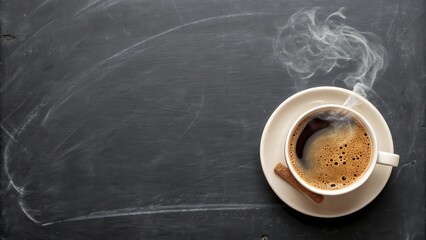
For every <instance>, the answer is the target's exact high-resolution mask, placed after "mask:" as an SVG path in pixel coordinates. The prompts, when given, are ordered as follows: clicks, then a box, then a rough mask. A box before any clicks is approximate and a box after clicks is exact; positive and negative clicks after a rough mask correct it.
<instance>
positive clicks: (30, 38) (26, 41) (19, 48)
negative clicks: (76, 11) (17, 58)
mask: <svg viewBox="0 0 426 240" xmlns="http://www.w3.org/2000/svg"><path fill="white" fill-rule="evenodd" d="M57 20H58V19H56V18H55V19H53V20H52V21H50V22H48V23H47V24H45V25H44V26H43V27H41V28H40V29H39V30H38V31H37V32H35V33H33V35H31V36H30V37H29V38H27V39H26V40H25V41H24V42H23V43H21V45H19V47H18V48H16V49H15V50H13V52H12V53H11V54H10V55H9V57H8V58H11V57H12V56H14V55H15V53H17V52H19V51H20V50H21V49H22V48H23V47H24V46H25V45H26V44H27V43H28V42H30V41H31V40H32V39H33V38H34V37H36V36H37V35H38V34H39V33H41V32H42V31H43V30H44V29H46V28H47V27H49V26H51V25H52V24H54V23H55V22H56V21H57Z"/></svg>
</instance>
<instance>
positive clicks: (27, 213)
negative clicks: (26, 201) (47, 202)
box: [19, 201, 41, 224]
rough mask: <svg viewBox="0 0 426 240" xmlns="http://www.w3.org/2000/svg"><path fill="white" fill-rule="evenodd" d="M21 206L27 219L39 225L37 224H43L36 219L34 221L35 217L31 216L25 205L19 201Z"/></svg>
mask: <svg viewBox="0 0 426 240" xmlns="http://www.w3.org/2000/svg"><path fill="white" fill-rule="evenodd" d="M19 206H20V207H21V209H22V212H23V213H24V214H25V216H27V218H29V219H30V220H31V221H33V222H35V223H37V224H41V222H39V221H37V220H35V219H34V217H33V216H31V214H30V213H29V212H28V210H27V209H26V208H25V207H24V205H23V204H22V202H21V201H19Z"/></svg>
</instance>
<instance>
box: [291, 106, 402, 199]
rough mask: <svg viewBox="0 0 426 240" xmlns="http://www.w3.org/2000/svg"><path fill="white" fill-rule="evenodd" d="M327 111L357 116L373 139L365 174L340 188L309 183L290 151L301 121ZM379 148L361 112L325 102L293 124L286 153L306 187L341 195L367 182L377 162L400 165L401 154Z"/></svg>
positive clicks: (321, 192) (328, 193)
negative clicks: (320, 186)
mask: <svg viewBox="0 0 426 240" xmlns="http://www.w3.org/2000/svg"><path fill="white" fill-rule="evenodd" d="M327 111H338V112H345V113H349V114H350V115H352V116H353V117H355V118H356V119H357V120H359V121H360V122H361V123H362V125H363V126H364V128H365V130H366V131H367V132H368V134H369V136H370V139H371V144H372V156H371V158H370V163H369V165H368V167H367V169H366V170H365V171H364V173H363V175H362V176H360V177H359V178H358V179H357V180H356V181H355V182H353V183H351V184H349V185H347V186H345V187H343V188H339V189H321V188H318V187H315V186H314V185H311V184H309V183H308V182H306V181H305V180H304V179H303V178H302V177H301V176H300V175H299V174H298V172H297V171H296V169H295V167H294V166H293V164H292V163H291V161H290V151H289V149H290V146H289V145H290V139H291V137H292V135H293V133H294V132H295V130H296V128H297V127H298V126H299V124H300V123H301V121H303V120H304V119H306V118H308V117H309V116H312V115H315V114H317V113H320V112H327ZM378 149H379V146H378V144H377V135H376V133H375V132H374V130H373V129H372V127H371V124H370V123H369V122H368V121H367V120H366V119H365V118H364V117H363V116H362V115H361V114H359V113H358V112H356V111H354V110H353V109H350V108H348V107H345V106H341V105H335V104H324V105H321V106H318V107H314V108H311V109H309V110H307V111H305V112H304V113H302V114H301V115H300V116H299V117H298V118H297V120H296V121H295V122H294V123H293V125H292V126H291V128H290V130H289V132H288V134H287V136H286V142H285V148H284V155H285V161H286V163H287V167H288V168H289V169H290V171H291V173H292V174H293V176H294V177H295V179H296V180H297V181H298V182H299V183H300V184H302V185H303V186H304V187H305V188H307V189H308V190H310V191H312V192H315V193H318V194H321V195H341V194H345V193H348V192H351V191H353V190H355V189H357V188H358V187H360V186H361V185H362V184H363V183H365V182H366V181H367V179H368V178H369V177H370V175H371V173H372V172H373V170H374V168H375V166H376V164H383V165H389V166H393V167H397V166H398V164H399V155H397V154H394V153H389V152H382V151H379V150H378Z"/></svg>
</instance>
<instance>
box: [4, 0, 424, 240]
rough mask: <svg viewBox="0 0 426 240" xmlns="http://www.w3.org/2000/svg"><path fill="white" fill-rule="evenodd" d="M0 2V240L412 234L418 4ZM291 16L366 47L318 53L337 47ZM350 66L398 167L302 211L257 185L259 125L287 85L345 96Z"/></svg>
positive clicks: (419, 141)
mask: <svg viewBox="0 0 426 240" xmlns="http://www.w3.org/2000/svg"><path fill="white" fill-rule="evenodd" d="M0 7H1V14H0V22H1V34H2V35H1V40H0V41H1V88H0V94H1V124H0V127H1V146H2V151H1V156H2V158H1V161H2V162H1V166H2V167H1V190H0V193H1V236H2V239H150V238H152V239H192V238H194V239H235V238H240V239H283V238H289V239H313V238H318V239H342V238H343V237H344V238H345V239H361V238H362V239H364V238H372V239H424V237H425V148H424V146H425V143H424V136H425V134H426V124H425V113H426V110H425V88H426V86H425V76H426V75H425V71H426V64H425V59H424V56H425V55H424V47H425V37H424V29H425V23H426V19H425V13H424V11H425V6H424V2H423V1H420V0H412V1H312V0H310V1H276V0H269V1H222V0H211V1H191V0H182V1H177V0H176V1H175V0H158V1H149V0H141V1H139V0H82V1H66V0H37V1H36V0H34V1H30V0H26V1H1V6H0ZM315 7H318V9H316V8H315ZM342 7H344V9H341V8H342ZM339 9H340V10H339ZM305 13H314V15H309V14H308V15H306V16H315V19H313V21H316V23H317V25H316V26H317V27H318V26H319V27H320V28H321V27H322V26H326V27H329V28H330V29H331V30H332V31H336V29H343V30H342V31H343V32H345V31H346V30H348V29H349V30H350V31H352V30H353V31H356V34H359V35H356V34H355V36H362V37H365V41H364V40H362V41H361V42H359V41H358V42H356V43H354V44H352V43H349V45H347V47H348V48H350V47H354V48H355V49H357V50H359V49H360V48H359V46H362V45H363V44H361V43H362V42H365V43H366V45H365V46H363V47H362V48H361V50H360V51H361V52H362V53H363V54H359V51H353V52H352V53H354V54H350V55H348V56H349V57H348V59H346V60H345V59H344V60H345V61H342V58H341V56H340V55H339V56H340V58H333V57H335V55H333V54H332V53H336V52H332V53H330V54H331V55H329V54H328V55H319V56H321V57H324V56H327V57H329V58H327V59H328V60H327V61H326V60H324V59H325V58H318V57H317V56H318V54H316V53H317V52H316V51H318V48H317V47H318V46H338V45H339V44H337V43H335V42H333V43H332V44H331V45H327V44H326V45H322V44H323V43H320V45H316V47H315V48H309V47H311V46H312V45H310V44H311V42H310V39H311V38H312V36H311V35H309V36H308V37H307V38H305V37H302V38H299V37H300V36H298V35H291V34H296V33H300V32H298V31H299V30H300V29H299V28H302V29H301V30H300V31H302V32H303V31H305V30H306V28H304V27H303V26H307V25H304V23H309V22H310V21H312V19H310V18H304V17H306V16H303V14H305ZM333 13H335V14H333ZM295 14H302V15H301V16H299V15H295ZM330 14H331V15H332V16H330ZM298 16H299V17H298ZM329 16H330V18H329V19H330V21H331V22H327V20H326V19H327V17H329ZM343 16H344V17H345V18H343ZM291 19H294V20H295V21H294V22H291V21H290V20H291ZM304 21H306V22H304ZM320 23H322V24H324V25H321V24H320ZM327 24H328V25H327ZM339 27H340V28H339ZM295 29H296V30H295ZM287 30H288V31H287ZM314 32H315V31H314ZM345 33H346V32H345ZM350 33H352V34H354V32H350ZM288 36H290V37H289V38H287V37H288ZM302 36H305V35H302ZM328 39H331V38H328ZM299 40H300V41H299ZM357 46H358V47H357ZM303 47H308V48H309V50H310V51H311V52H310V54H307V52H309V51H305V50H306V49H308V48H303ZM298 49H299V50H300V51H301V52H300V51H296V50H298ZM366 49H367V50H366ZM368 49H370V50H371V49H372V52H373V53H376V54H378V56H379V58H378V59H379V60H380V61H379V62H377V61H376V60H377V59H376V58H374V57H373V58H370V57H369V56H371V55H369V54H370V52H369V50H368ZM377 49H378V50H377ZM293 50H294V51H293ZM319 51H320V52H321V48H320V50H319ZM336 51H337V50H336ZM339 51H340V50H339ZM328 53H329V52H328ZM339 53H340V52H339ZM364 53H365V54H364ZM366 56H367V57H366ZM374 56H376V55H374ZM363 57H364V58H363ZM330 59H335V60H336V61H335V62H330V61H329V60H330ZM354 59H355V60H354ZM359 59H361V60H360V61H361V62H358V60H359ZM362 59H364V60H365V59H369V60H368V61H367V63H366V62H365V61H364V60H362ZM371 59H373V60H371ZM370 60H371V61H370ZM381 61H382V62H381ZM359 63H361V65H359ZM324 64H325V65H324ZM330 64H331V65H330ZM333 64H334V65H333ZM362 64H367V65H368V66H370V64H372V65H374V66H378V67H377V75H376V74H374V75H372V72H373V73H376V72H375V71H374V69H373V70H371V69H367V70H366V73H367V74H364V75H363V77H365V76H367V77H365V79H368V81H367V82H363V81H361V82H362V83H363V85H362V86H367V87H368V89H364V90H365V91H364V92H365V93H366V97H368V99H369V100H370V101H371V102H372V103H373V104H374V105H375V106H376V108H377V109H378V110H379V111H380V112H381V113H382V115H383V116H384V118H385V119H386V121H387V123H388V125H389V128H390V130H391V132H392V135H393V140H394V145H395V152H397V153H399V154H400V155H401V161H400V166H399V167H398V168H396V169H394V170H393V172H392V175H391V178H390V179H389V182H388V184H387V185H386V187H385V189H384V190H383V192H381V194H380V195H379V196H378V198H376V199H375V200H374V201H373V202H372V203H371V204H369V205H368V206H367V207H365V208H363V209H362V210H360V211H358V212H356V213H354V214H351V215H349V216H346V217H343V218H339V219H319V218H313V217H309V216H305V215H303V214H300V213H298V212H296V211H294V210H292V209H291V208H289V207H288V206H286V205H285V204H284V203H282V202H281V200H279V199H278V198H277V196H276V195H275V194H274V193H273V191H272V190H271V188H270V187H269V185H268V184H267V182H266V180H265V177H264V175H263V172H262V170H261V167H260V161H259V142H260V137H261V134H262V131H263V127H264V126H265V123H266V121H267V120H268V118H269V116H270V114H271V113H272V112H273V111H274V109H275V108H276V107H277V106H278V105H279V104H280V103H281V102H282V101H284V100H285V99H287V98H288V97H290V96H291V95H293V94H294V93H296V92H297V91H300V90H302V89H306V88H311V87H315V86H324V85H330V86H332V85H335V86H341V87H345V88H348V89H351V90H352V88H353V86H354V85H355V83H359V81H360V80H359V79H360V78H345V77H346V76H348V75H347V73H357V69H360V68H359V67H360V66H363V65H362ZM375 64H376V65H375ZM306 66H308V67H310V68H309V69H308V70H310V71H311V72H309V71H308V72H306V71H305V70H306V69H301V67H306ZM327 66H328V67H327ZM312 70H313V71H312ZM345 74H346V75H345ZM342 76H343V77H342ZM351 79H352V80H353V79H358V80H354V81H355V82H353V81H352V80H351ZM362 79H364V78H362ZM344 80H346V81H344Z"/></svg>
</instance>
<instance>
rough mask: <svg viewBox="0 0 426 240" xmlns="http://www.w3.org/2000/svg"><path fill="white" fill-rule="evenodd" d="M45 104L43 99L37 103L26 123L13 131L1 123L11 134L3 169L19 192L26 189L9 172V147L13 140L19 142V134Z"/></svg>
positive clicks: (6, 147)
mask: <svg viewBox="0 0 426 240" xmlns="http://www.w3.org/2000/svg"><path fill="white" fill-rule="evenodd" d="M44 105H45V103H44V102H43V101H42V102H41V103H40V104H39V105H37V106H36V107H35V108H34V109H33V110H32V111H31V112H30V113H29V114H28V115H27V117H26V119H25V120H24V123H23V124H22V126H21V127H19V128H17V129H14V131H13V132H12V133H10V132H9V131H7V129H6V128H4V127H3V125H0V127H1V129H2V130H3V131H4V132H5V133H6V134H7V135H8V136H9V141H8V142H7V144H6V146H5V148H4V153H3V168H4V169H3V170H4V172H5V174H6V176H7V178H8V179H9V183H10V185H11V186H12V187H13V189H15V191H17V192H18V193H19V194H23V193H24V192H25V190H24V189H23V188H22V187H18V186H17V185H16V184H15V182H14V181H13V178H12V175H11V174H10V172H9V147H10V146H11V144H12V143H13V142H16V143H19V142H18V140H17V139H16V137H17V136H19V135H20V134H21V133H22V132H23V131H24V130H25V128H26V127H27V126H28V125H29V124H30V123H31V122H32V121H33V120H34V119H35V118H36V117H37V116H38V114H39V112H40V109H41V108H42V107H43V106H44Z"/></svg>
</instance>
